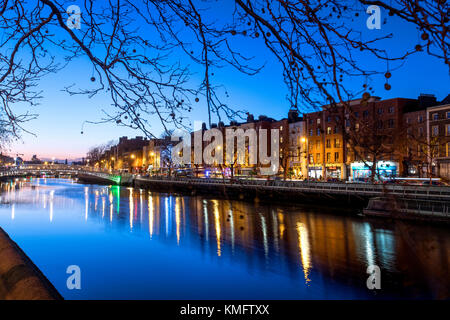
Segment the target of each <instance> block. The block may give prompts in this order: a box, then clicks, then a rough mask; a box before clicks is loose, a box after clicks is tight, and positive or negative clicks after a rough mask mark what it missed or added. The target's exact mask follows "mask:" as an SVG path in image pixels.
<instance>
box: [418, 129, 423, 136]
mask: <svg viewBox="0 0 450 320" xmlns="http://www.w3.org/2000/svg"><path fill="white" fill-rule="evenodd" d="M419 136H420V137H423V128H422V127H420V128H419Z"/></svg>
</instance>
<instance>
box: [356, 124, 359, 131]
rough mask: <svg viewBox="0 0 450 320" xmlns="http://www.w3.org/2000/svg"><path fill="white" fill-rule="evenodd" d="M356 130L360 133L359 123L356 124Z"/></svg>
mask: <svg viewBox="0 0 450 320" xmlns="http://www.w3.org/2000/svg"><path fill="white" fill-rule="evenodd" d="M355 130H356V131H359V123H356V124H355Z"/></svg>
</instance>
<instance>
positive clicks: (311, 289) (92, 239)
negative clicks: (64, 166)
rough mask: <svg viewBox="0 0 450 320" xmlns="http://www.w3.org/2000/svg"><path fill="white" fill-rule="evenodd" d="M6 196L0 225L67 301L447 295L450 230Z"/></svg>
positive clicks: (76, 196) (214, 206)
mask: <svg viewBox="0 0 450 320" xmlns="http://www.w3.org/2000/svg"><path fill="white" fill-rule="evenodd" d="M1 190H2V193H1V197H0V227H2V228H3V229H4V230H5V231H6V232H7V233H8V234H9V235H10V236H11V238H12V239H13V240H14V241H16V242H17V243H18V244H19V246H20V247H21V248H22V249H23V250H24V251H25V253H26V254H27V255H28V256H29V257H30V258H31V259H32V260H33V261H34V263H35V264H36V265H37V266H38V267H39V268H40V269H41V270H42V272H43V273H44V274H45V275H46V276H47V278H48V279H49V280H50V281H51V282H52V283H53V285H54V286H55V287H56V289H57V290H58V291H59V292H60V293H61V294H62V295H63V296H64V297H65V298H66V299H399V298H401V299H404V298H407V299H421V298H438V299H442V298H444V299H445V298H449V297H450V292H449V288H450V277H449V263H450V232H449V231H450V228H449V227H444V226H442V227H440V226H427V225H418V224H410V223H405V222H398V221H397V222H393V221H387V220H378V219H377V220H369V219H367V218H364V217H361V216H358V215H356V214H349V213H342V212H337V211H336V209H334V208H327V209H324V208H318V207H316V208H311V207H309V208H308V207H298V206H297V207H292V206H280V205H262V204H261V205H258V204H254V203H248V202H240V201H229V200H218V199H208V198H203V197H190V196H182V195H173V194H172V195H171V194H162V193H156V192H149V191H147V190H140V189H132V188H125V187H118V186H99V185H83V184H79V183H76V182H75V181H73V180H68V179H67V180H65V179H42V178H41V179H28V180H18V181H14V182H10V183H2V184H1ZM72 265H76V266H79V268H80V270H81V278H80V279H81V289H79V290H77V289H72V290H69V289H68V287H67V279H68V277H70V276H71V274H68V273H67V272H66V271H67V268H68V267H69V266H72ZM370 265H376V266H378V267H379V268H380V286H381V288H380V289H368V287H367V284H366V282H367V279H368V277H369V274H368V273H367V267H368V266H370Z"/></svg>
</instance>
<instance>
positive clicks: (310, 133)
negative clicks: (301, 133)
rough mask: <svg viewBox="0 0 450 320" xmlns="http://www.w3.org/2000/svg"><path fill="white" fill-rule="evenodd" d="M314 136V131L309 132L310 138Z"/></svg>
mask: <svg viewBox="0 0 450 320" xmlns="http://www.w3.org/2000/svg"><path fill="white" fill-rule="evenodd" d="M312 135H313V129H311V130H309V136H310V137H312Z"/></svg>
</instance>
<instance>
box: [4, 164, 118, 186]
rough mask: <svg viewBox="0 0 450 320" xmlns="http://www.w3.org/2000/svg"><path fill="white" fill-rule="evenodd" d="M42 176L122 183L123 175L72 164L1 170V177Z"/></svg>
mask: <svg viewBox="0 0 450 320" xmlns="http://www.w3.org/2000/svg"><path fill="white" fill-rule="evenodd" d="M30 176H32V177H42V176H55V177H61V176H70V177H73V178H81V179H83V180H86V179H87V180H89V178H92V179H94V181H93V182H98V183H111V184H121V182H122V176H121V175H117V174H111V173H106V172H100V171H93V170H89V169H88V168H86V167H85V166H71V165H32V166H21V167H8V168H2V169H1V170H0V179H1V180H5V179H11V178H24V177H30Z"/></svg>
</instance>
